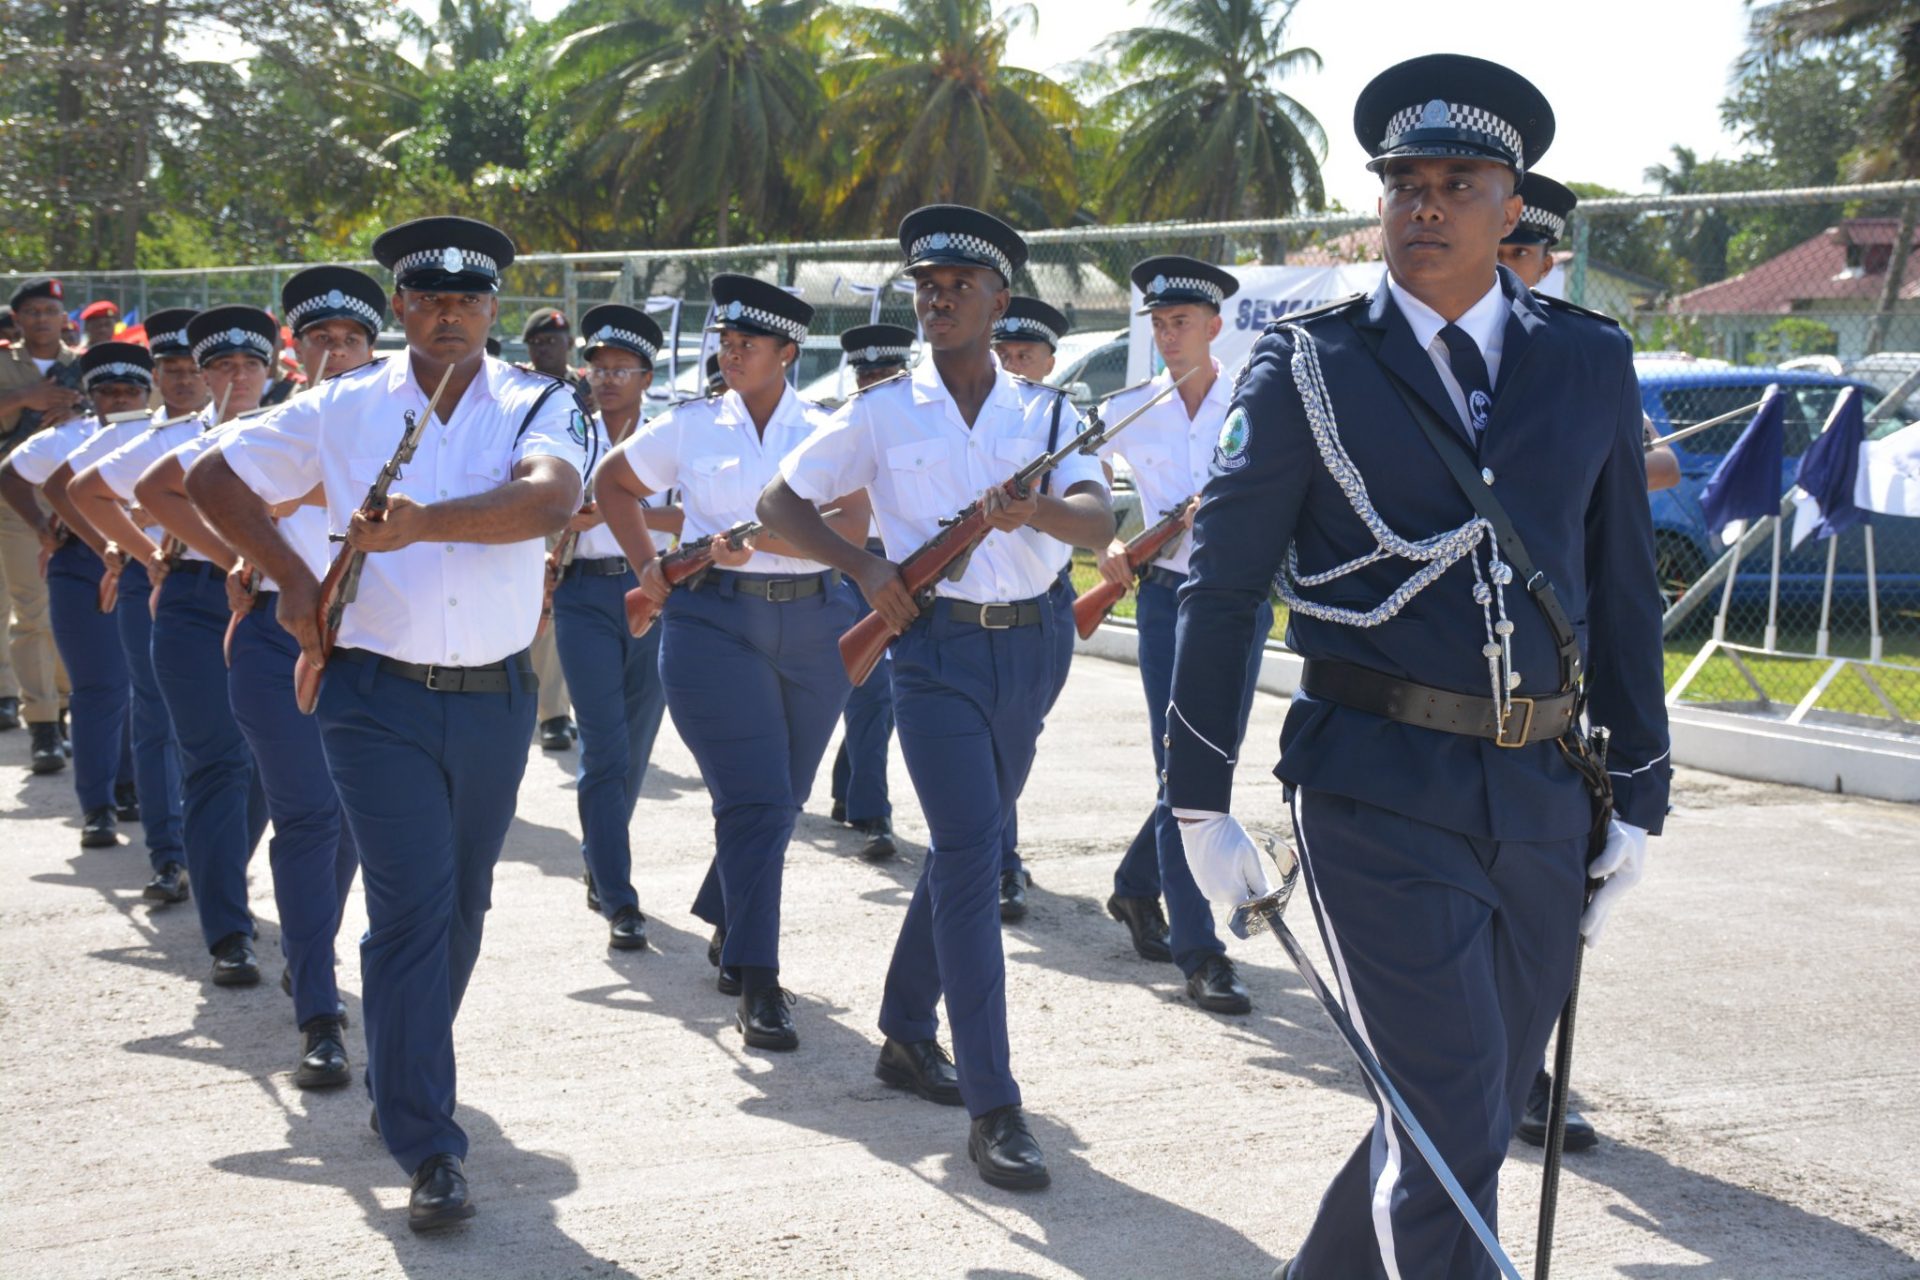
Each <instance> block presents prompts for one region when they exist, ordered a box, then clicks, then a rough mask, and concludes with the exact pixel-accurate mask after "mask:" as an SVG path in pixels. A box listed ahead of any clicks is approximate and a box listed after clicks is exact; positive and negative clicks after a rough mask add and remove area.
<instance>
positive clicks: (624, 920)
mask: <svg viewBox="0 0 1920 1280" xmlns="http://www.w3.org/2000/svg"><path fill="white" fill-rule="evenodd" d="M580 326H581V330H582V333H583V336H584V337H585V340H586V357H587V378H588V380H589V381H590V382H591V383H592V384H593V388H594V397H593V402H594V404H595V405H596V406H597V408H598V413H597V414H596V415H595V417H594V423H593V428H594V432H595V441H594V456H595V458H596V459H604V458H605V456H606V453H607V451H608V450H609V449H611V448H612V447H613V446H614V445H616V444H618V443H620V442H621V441H623V440H625V439H626V438H627V437H628V436H629V435H631V434H632V433H633V430H634V428H635V427H637V426H639V425H640V406H641V404H642V402H643V400H644V398H645V396H646V393H647V388H648V387H649V386H651V385H652V384H653V362H654V360H655V359H656V358H657V357H658V356H659V354H660V345H661V343H662V342H663V341H664V340H665V339H664V337H663V335H662V334H661V332H660V326H659V325H657V324H655V323H654V322H653V318H652V317H650V316H648V315H647V314H646V312H644V311H641V310H639V309H637V308H635V307H628V306H622V305H620V304H618V303H607V304H604V305H602V306H598V307H594V308H593V309H592V310H590V311H588V312H587V313H586V315H584V316H582V317H581V320H580ZM596 470H597V468H596ZM595 478H596V477H595V476H594V475H592V474H589V476H588V484H589V486H591V485H592V483H593V481H594V479H595ZM589 496H590V497H591V488H590V489H589ZM653 501H654V499H652V498H650V499H648V503H649V504H650V503H652V502H653ZM680 516H681V513H680V512H679V511H676V510H673V509H672V508H669V507H666V506H664V505H662V506H659V507H651V506H650V507H649V510H648V511H647V514H646V520H647V529H648V534H649V537H650V540H651V541H652V545H653V548H654V549H655V550H656V551H658V550H662V549H663V544H664V546H671V545H672V536H673V535H674V534H677V533H679V531H680ZM567 527H568V529H569V531H570V532H572V533H573V534H574V541H573V542H572V550H571V553H570V554H569V555H567V556H565V557H564V558H563V559H562V560H561V561H560V562H559V563H557V564H556V565H555V566H554V567H553V569H551V570H550V572H554V573H557V575H558V580H557V581H556V582H555V584H554V587H553V639H554V644H555V646H556V648H557V649H558V651H559V657H560V665H561V667H562V668H563V669H564V670H565V672H566V676H567V687H568V688H569V689H571V690H572V691H573V692H574V693H576V694H578V695H579V701H578V703H577V704H576V705H577V710H576V712H575V715H576V716H577V718H578V720H579V726H580V765H579V771H578V773H577V775H576V782H575V788H576V790H575V801H576V803H577V805H578V808H579V813H580V852H581V855H582V857H584V858H585V860H586V864H587V887H588V899H589V905H590V906H592V907H593V908H594V909H595V910H597V911H599V912H601V913H602V914H604V915H605V916H606V917H607V945H608V946H610V947H613V948H615V949H617V950H622V951H637V950H642V949H644V948H645V947H646V945H647V928H646V916H645V915H644V914H642V913H641V910H640V898H639V895H638V894H636V893H635V892H634V888H633V850H632V843H631V840H630V839H629V836H628V828H629V827H630V825H631V824H632V821H633V808H634V805H635V804H636V803H638V801H639V799H640V784H641V783H642V782H643V781H644V780H645V779H646V776H647V762H648V761H649V760H650V759H651V758H652V756H653V740H654V738H655V736H657V735H658V734H659V732H660V718H661V716H662V715H663V714H664V713H665V711H666V706H667V702H666V695H665V693H664V692H663V691H662V689H661V685H660V628H658V627H652V628H649V629H648V631H647V633H646V634H645V635H642V636H635V635H634V634H633V633H632V632H631V631H629V630H628V629H627V615H626V596H627V592H628V591H630V590H632V589H634V588H635V587H637V586H638V585H639V577H638V575H637V574H636V573H635V572H634V568H633V566H632V565H631V564H630V563H629V562H628V561H627V558H626V557H625V556H623V555H622V554H621V553H620V544H619V542H618V541H617V540H616V539H615V538H614V536H613V531H612V530H611V529H609V528H608V527H607V524H606V520H605V518H604V517H603V516H602V515H601V514H600V511H599V505H598V503H596V502H593V501H591V500H589V501H588V503H587V504H586V507H585V508H584V509H583V510H581V511H580V512H578V513H576V514H575V515H574V517H573V519H572V520H571V521H570V522H569V524H568V526H567Z"/></svg>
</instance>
